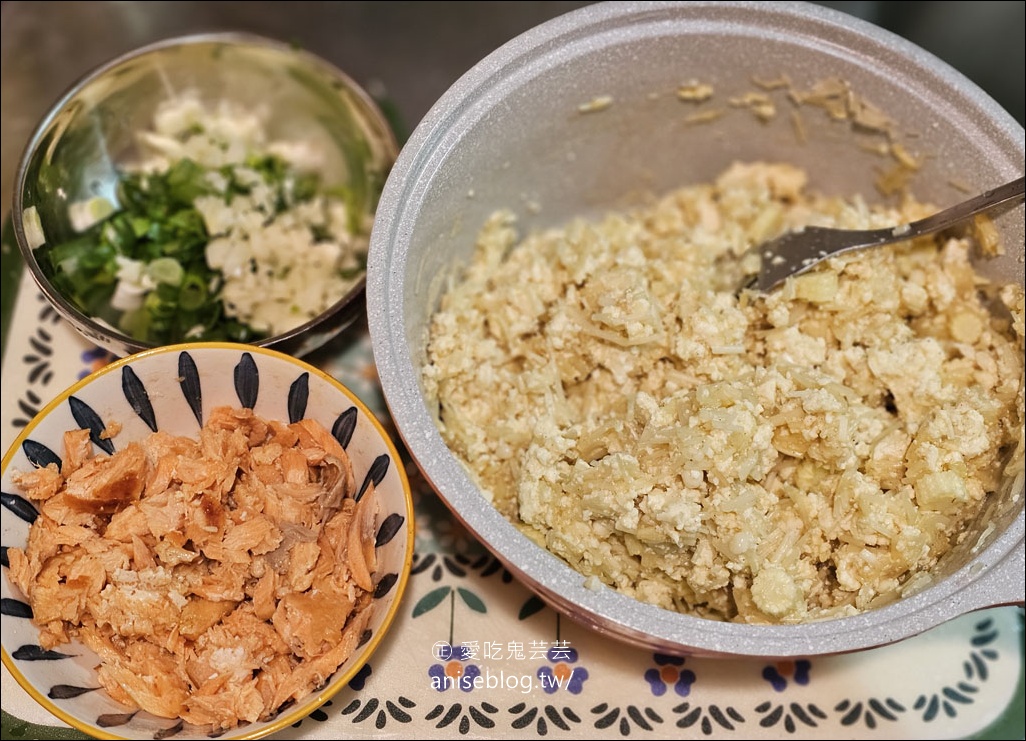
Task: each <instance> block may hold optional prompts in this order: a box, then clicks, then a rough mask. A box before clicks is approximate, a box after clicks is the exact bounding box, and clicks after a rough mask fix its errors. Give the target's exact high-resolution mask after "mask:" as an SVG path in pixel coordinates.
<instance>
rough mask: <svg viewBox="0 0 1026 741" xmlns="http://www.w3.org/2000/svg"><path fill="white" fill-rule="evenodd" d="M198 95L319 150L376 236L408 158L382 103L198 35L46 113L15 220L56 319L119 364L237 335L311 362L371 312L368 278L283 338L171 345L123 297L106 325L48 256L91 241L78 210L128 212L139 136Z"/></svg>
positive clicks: (306, 58) (310, 69)
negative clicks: (152, 351)
mask: <svg viewBox="0 0 1026 741" xmlns="http://www.w3.org/2000/svg"><path fill="white" fill-rule="evenodd" d="M187 96H191V97H194V98H195V99H196V100H197V101H199V103H200V104H202V105H203V106H205V107H206V108H207V109H208V110H216V109H217V107H218V106H220V105H223V104H225V103H229V104H234V105H236V106H237V107H238V108H239V109H240V110H244V111H247V112H259V115H260V116H261V117H262V118H261V121H262V126H263V128H264V131H265V133H266V136H267V140H268V141H269V142H271V141H284V142H287V143H289V145H290V146H291V145H295V144H296V143H297V142H298V143H302V144H303V145H305V146H308V147H309V148H310V150H311V151H312V152H314V153H315V154H314V155H310V156H315V157H316V161H317V165H316V167H317V171H318V173H319V174H320V176H321V182H322V185H323V187H324V189H325V190H328V189H332V190H335V191H337V190H339V189H344V190H345V192H346V193H347V195H346V198H347V199H348V202H347V207H348V208H350V209H351V211H352V214H351V216H350V221H351V222H352V224H351V225H350V228H351V229H352V230H354V231H355V232H356V233H359V234H361V235H362V237H361V238H362V239H366V236H367V232H368V231H369V225H370V222H371V220H372V219H373V214H374V209H375V206H376V204H377V198H378V195H379V193H380V190H381V187H382V185H383V183H384V179H385V176H386V175H387V173H388V170H389V168H390V167H391V165H392V163H393V161H394V160H395V157H396V154H397V151H398V146H397V144H396V140H395V137H394V135H393V133H392V129H391V126H390V125H389V123H388V122H387V121H386V119H385V117H384V115H383V114H382V112H381V110H380V109H379V107H378V105H377V104H376V103H375V102H374V100H373V99H372V98H371V97H370V96H369V95H368V94H367V93H366V92H365V91H364V90H363V89H362V88H361V87H360V86H359V85H358V84H357V83H356V82H355V81H353V80H352V79H351V78H350V77H349V76H347V75H346V74H345V73H344V72H342V71H341V70H339V69H337V68H336V67H334V66H333V65H331V64H329V63H328V62H326V61H325V60H323V59H321V58H320V57H317V56H315V55H314V54H311V53H309V52H306V51H304V50H302V49H299V48H296V47H294V46H291V45H288V44H285V43H283V42H279V41H276V40H273V39H268V38H263V37H260V36H255V35H252V34H244V33H217V34H199V35H192V36H184V37H177V38H169V39H165V40H163V41H159V42H156V43H154V44H151V45H149V46H145V47H142V48H140V49H137V50H135V51H132V52H129V53H127V54H125V55H123V56H120V57H118V58H116V59H113V60H111V61H110V62H108V63H106V64H104V65H102V66H100V67H98V68H97V69H95V70H94V71H92V72H90V73H88V74H87V75H86V76H85V77H83V78H82V79H81V80H79V81H78V82H77V83H75V84H74V85H73V86H72V87H71V88H70V89H69V90H68V91H67V92H66V93H65V94H64V96H63V97H61V98H60V100H58V101H57V102H56V103H55V104H54V105H53V107H52V108H51V109H50V111H49V112H48V113H47V114H46V115H45V117H44V118H43V119H42V121H41V122H40V123H39V125H38V126H37V128H36V130H35V131H34V132H33V134H32V136H31V138H30V140H29V143H28V145H27V147H26V150H25V153H24V155H23V156H22V159H21V162H20V163H19V167H18V171H17V176H16V181H15V187H14V199H13V200H14V202H13V210H12V213H11V219H12V224H13V226H14V232H15V237H16V239H17V242H18V245H19V248H20V250H21V254H22V256H23V257H24V259H25V263H26V265H27V267H28V269H29V271H30V273H31V274H32V277H33V278H34V279H35V281H36V283H38V285H39V287H40V290H41V291H42V292H43V294H44V295H45V296H46V298H47V299H49V301H50V302H51V303H52V304H53V305H54V307H55V308H56V309H57V311H58V312H59V313H60V314H61V315H62V316H63V317H64V318H65V319H67V320H68V321H69V322H70V323H71V324H72V325H73V326H74V327H75V328H76V329H77V330H79V331H80V332H81V333H82V334H83V335H85V336H86V337H87V338H89V339H90V340H92V341H93V342H95V343H96V344H99V345H101V346H103V347H105V348H107V349H108V350H110V351H111V352H113V353H114V354H115V355H118V356H124V355H128V354H130V353H133V352H138V351H140V350H144V349H146V348H148V347H152V346H154V345H156V344H170V343H172V342H182V341H189V340H195V339H218V340H222V339H225V338H226V337H232V338H235V339H237V340H238V341H245V342H251V343H252V344H255V345H258V346H261V347H271V348H274V349H276V350H281V351H282V352H287V353H289V354H291V355H297V356H299V355H303V354H306V353H308V352H310V351H312V350H314V349H316V348H317V347H319V346H320V345H322V344H324V343H325V342H327V341H328V340H329V339H331V338H332V337H333V336H335V335H336V334H337V333H338V332H340V331H341V330H342V329H344V328H345V327H346V326H348V325H349V324H350V323H352V321H353V320H354V319H356V317H358V316H360V315H361V314H362V313H363V310H364V302H363V291H364V278H363V276H362V275H360V276H359V278H358V279H357V280H356V281H355V283H352V284H347V285H352V287H351V288H350V289H349V290H348V292H346V293H345V295H339V296H337V297H336V299H335V300H334V301H333V302H332V303H331V304H330V305H329V306H328V307H327V308H326V309H324V310H323V311H322V312H321V313H320V314H319V315H317V316H315V317H313V318H311V319H309V320H308V321H304V322H303V323H302V324H300V325H298V326H293V327H291V328H290V329H288V330H285V331H281V332H278V333H277V334H275V335H274V336H267V337H261V336H259V335H253V339H252V340H250V339H249V337H248V336H242V335H211V336H209V337H202V338H200V337H195V336H192V335H188V334H187V332H185V331H184V328H183V331H182V332H181V334H182V335H183V336H181V337H177V336H174V337H169V338H165V339H164V341H162V342H153V341H148V340H145V339H140V338H139V337H138V336H133V335H132V334H130V333H129V331H130V330H129V329H126V328H124V326H122V325H123V324H124V323H123V322H122V317H123V315H122V314H120V313H118V312H119V310H120V309H122V308H123V307H122V306H121V305H120V304H119V303H118V302H117V300H116V299H115V300H113V301H110V302H109V304H113V307H112V308H111V309H109V310H108V309H107V306H108V304H103V305H102V306H103V307H104V308H103V311H104V312H105V316H104V319H105V320H101V319H98V318H97V317H95V316H92V315H90V314H87V313H86V312H85V311H83V308H82V306H81V305H80V304H79V303H78V302H77V300H75V299H74V298H72V297H71V296H69V295H66V294H65V293H64V292H62V288H61V287H60V286H59V285H56V284H55V283H54V282H53V281H52V271H53V269H52V267H49V261H48V260H45V259H43V257H42V253H43V252H45V251H47V250H50V249H52V248H53V246H54V245H64V244H69V243H74V242H75V241H76V240H78V239H79V238H81V237H82V233H81V232H80V230H81V229H82V228H83V220H82V219H81V218H79V219H77V220H76V218H73V217H72V213H73V210H74V209H75V208H76V207H79V206H81V205H82V204H90V203H96V202H100V203H104V204H107V203H109V204H112V207H116V208H120V207H122V206H123V205H124V203H123V201H124V198H123V196H122V194H121V193H120V192H119V190H118V187H117V184H118V182H119V180H120V179H121V178H122V171H123V169H124V167H125V166H126V165H127V164H129V163H136V162H137V161H139V160H140V159H146V157H147V155H146V154H144V153H142V152H141V149H140V144H139V133H140V132H141V131H150V130H152V128H153V126H154V115H155V112H156V111H157V110H158V107H159V106H161V104H164V103H167V102H169V101H174V100H180V99H181V98H184V97H187ZM108 208H110V207H108ZM26 215H28V221H26ZM97 215H99V214H97ZM88 223H89V220H88V219H86V220H85V224H88ZM40 241H42V244H41V245H40V244H39V242H40ZM77 259H79V260H80V261H84V260H85V259H87V258H77ZM227 269H228V268H226V270H227ZM114 307H116V308H114ZM304 316H305V314H304ZM216 322H222V323H223V322H225V320H224V318H223V317H222V318H219V319H217V320H216ZM280 324H281V326H285V324H286V323H285V322H284V321H282V322H280Z"/></svg>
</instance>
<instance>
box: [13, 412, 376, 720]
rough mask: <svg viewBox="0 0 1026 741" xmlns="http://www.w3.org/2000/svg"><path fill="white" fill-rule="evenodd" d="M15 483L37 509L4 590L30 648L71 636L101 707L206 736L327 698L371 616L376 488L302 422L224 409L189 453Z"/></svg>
mask: <svg viewBox="0 0 1026 741" xmlns="http://www.w3.org/2000/svg"><path fill="white" fill-rule="evenodd" d="M64 444H65V456H64V458H63V469H62V470H61V471H58V470H56V467H55V466H52V465H51V466H48V467H47V468H40V469H35V470H33V471H28V472H22V473H19V474H17V475H16V477H15V479H14V481H15V483H16V485H17V486H19V487H20V488H21V490H22V491H23V492H24V493H25V494H26V495H27V496H28V497H30V498H31V499H32V500H34V501H35V502H36V504H37V506H38V508H39V511H40V515H39V517H38V518H37V520H36V521H35V523H34V524H33V525H32V528H31V530H30V532H29V537H28V543H27V546H26V548H25V549H24V550H22V549H19V548H11V549H9V551H8V557H9V559H10V576H11V579H12V581H13V582H14V583H15V584H16V585H17V586H18V587H19V588H20V589H21V590H22V591H23V592H24V593H25V595H27V597H28V601H29V604H30V605H31V606H32V612H33V616H34V617H33V622H34V623H35V624H36V625H38V626H39V628H40V645H41V646H43V647H44V648H52V647H54V646H58V645H60V644H62V643H66V642H68V641H69V640H71V639H78V640H80V641H81V642H82V643H84V644H85V645H86V646H88V647H89V648H91V649H93V650H94V651H95V652H96V653H97V654H98V655H99V656H100V659H101V662H102V663H101V664H100V666H99V669H98V676H99V681H100V683H101V684H102V685H103V687H105V688H106V689H107V690H108V692H109V693H110V694H111V696H112V697H113V698H114V699H116V700H118V701H120V702H123V703H125V704H126V705H129V706H131V707H138V708H142V709H143V710H146V711H149V712H151V713H153V714H155V715H158V716H161V717H166V718H182V719H184V720H186V721H188V722H190V723H195V724H198V725H201V726H210V727H211V728H212V730H213V731H218V730H223V729H228V728H231V727H234V726H236V725H238V724H239V723H242V722H252V721H257V720H262V719H266V718H268V717H270V716H273V715H274V714H275V712H276V711H277V710H278V709H279V708H281V707H282V706H283V705H284V704H285V703H288V702H289V701H291V700H300V699H302V698H303V697H305V696H306V695H307V694H309V693H310V692H311V691H313V690H314V689H316V688H318V687H320V686H321V685H323V683H324V682H325V681H326V680H327V678H328V677H330V676H331V675H332V674H333V673H334V672H335V670H336V669H338V667H339V666H340V665H341V664H342V663H343V662H344V661H345V660H346V659H347V658H348V657H349V656H350V654H352V652H353V650H354V649H355V647H356V646H357V644H358V642H359V639H360V636H361V634H362V633H363V632H364V630H365V628H366V626H367V624H368V621H369V619H370V616H371V612H372V610H371V608H370V604H371V598H372V593H373V588H374V585H373V583H372V580H371V574H372V573H373V572H374V569H375V553H374V521H375V516H376V513H377V502H376V498H375V494H374V490H373V486H371V487H369V488H368V489H367V490H366V491H365V493H364V494H363V496H362V497H361V498H360V499H359V501H357V500H356V494H357V488H356V481H355V479H354V476H353V470H352V466H351V464H350V462H349V458H348V456H347V455H346V453H345V451H344V450H343V449H342V446H341V445H339V443H338V441H337V440H336V439H335V438H334V437H332V436H331V434H330V433H329V432H328V431H327V430H325V429H324V427H322V426H321V425H320V424H319V423H317V422H315V421H313V420H309V419H306V420H302V421H300V422H296V423H294V424H289V425H285V424H283V423H280V422H275V421H265V420H263V419H261V418H260V417H258V416H256V415H254V414H253V412H252V411H251V410H247V409H242V410H239V409H231V408H229V407H220V408H217V409H215V410H214V411H213V412H212V414H211V415H210V419H209V420H208V422H207V424H206V425H205V426H204V427H203V429H202V431H201V432H200V435H199V439H191V438H186V437H175V436H171V435H168V434H166V433H162V432H157V433H154V434H152V435H150V436H149V437H147V438H146V439H144V440H142V441H140V442H133V443H130V444H128V445H126V446H125V447H124V448H123V449H122V450H119V451H118V452H117V453H115V454H114V455H112V456H106V455H99V456H93V454H92V450H93V448H92V444H91V443H90V440H89V431H88V430H73V431H70V432H67V433H65V439H64Z"/></svg>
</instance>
